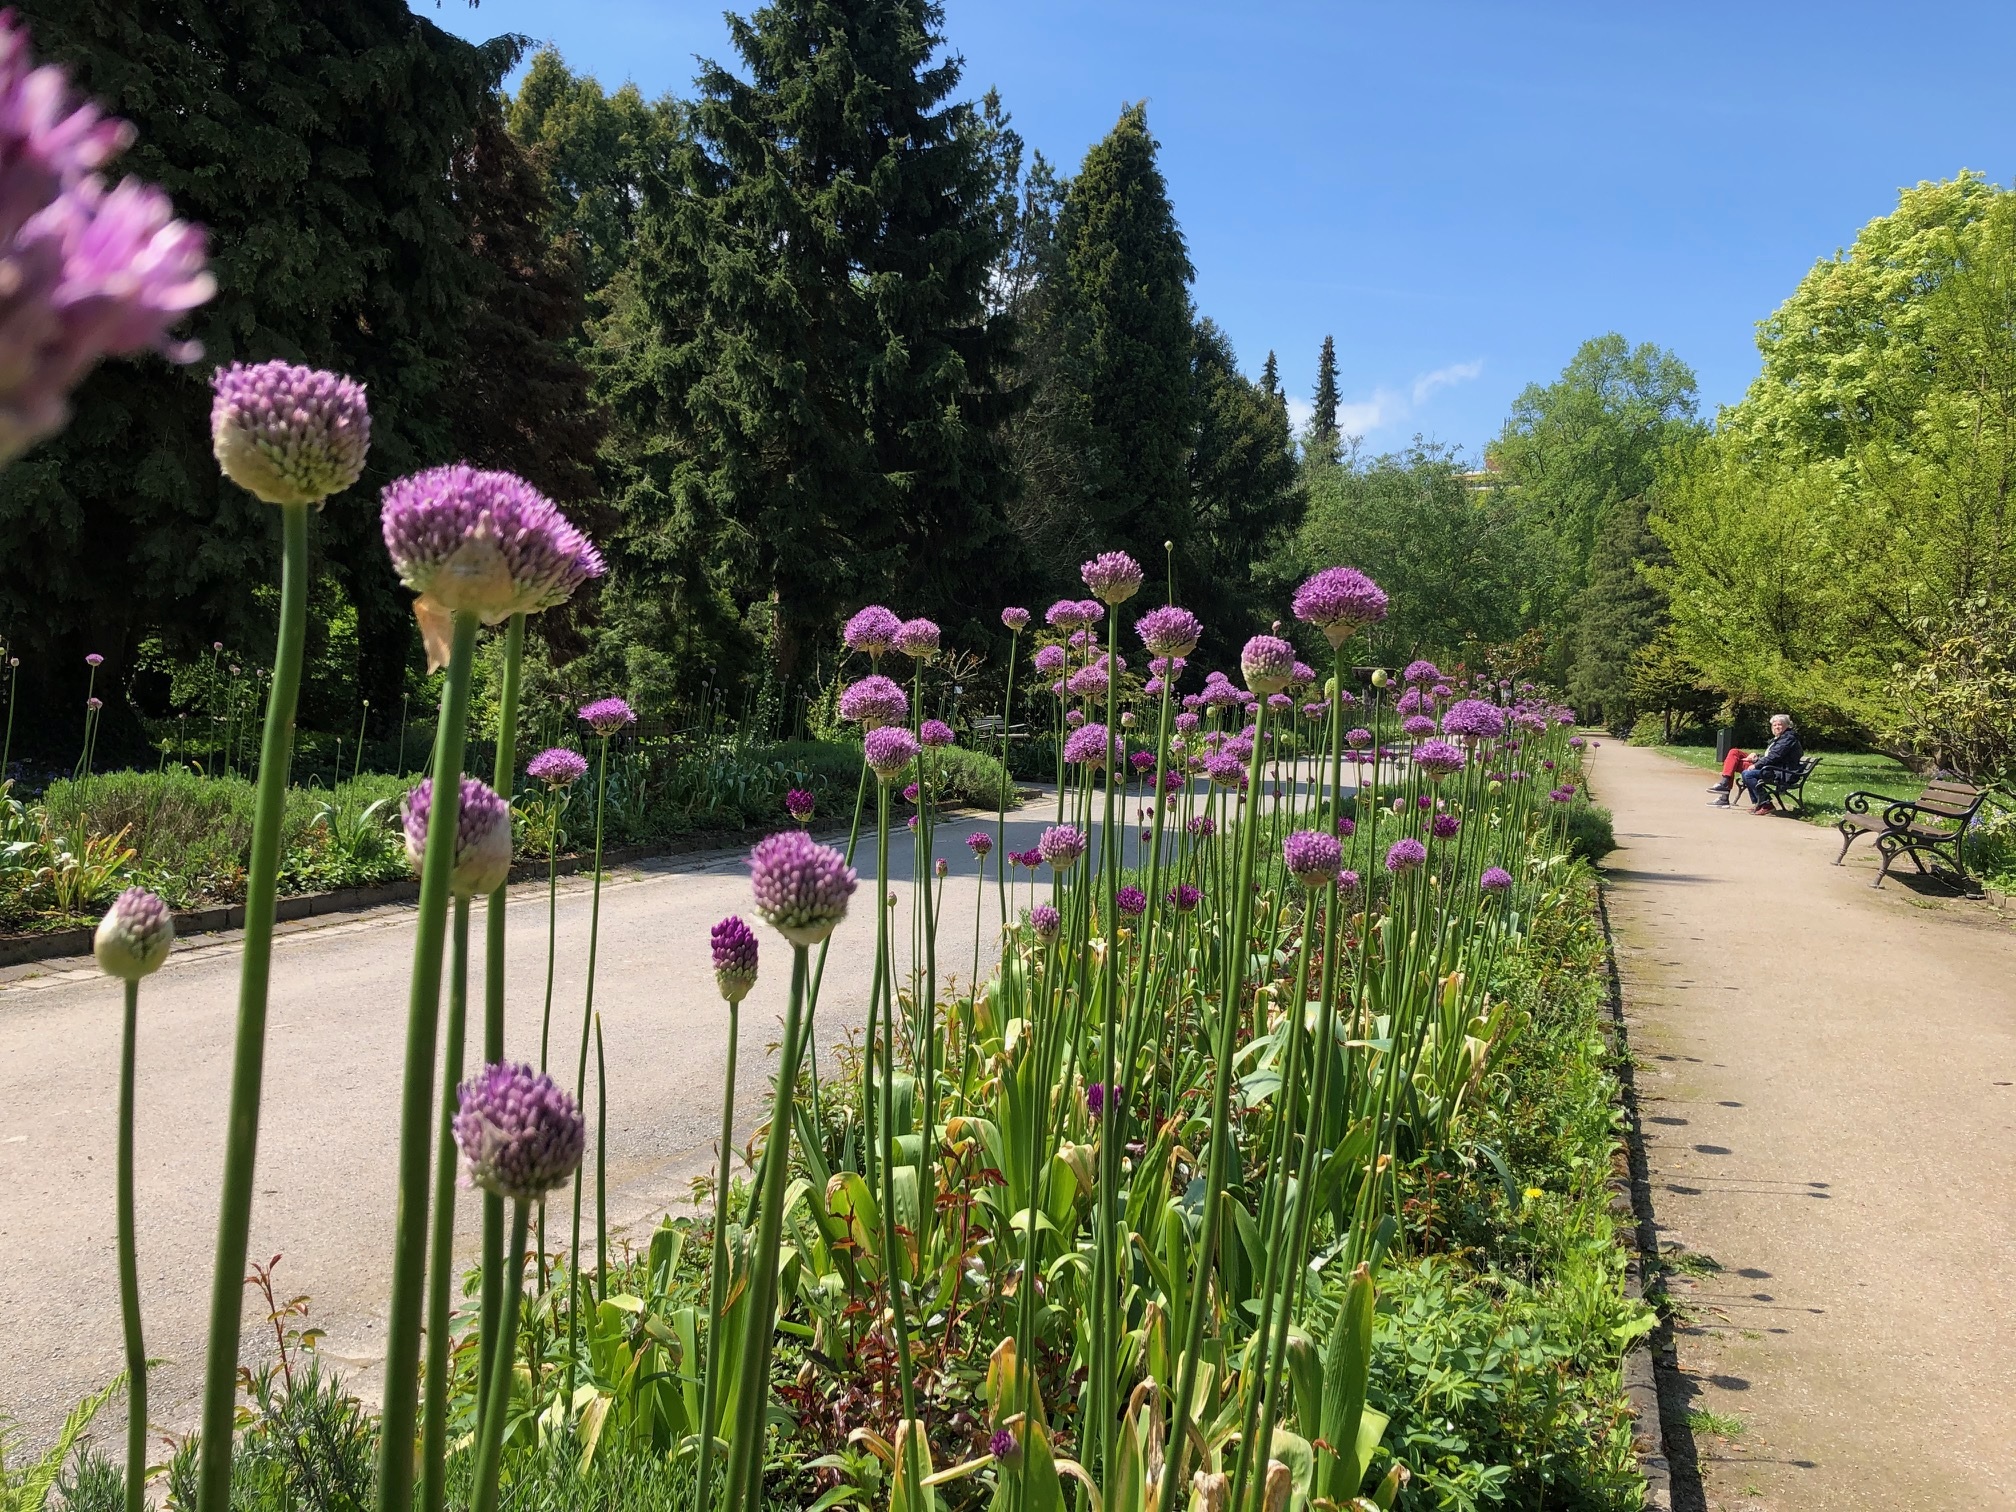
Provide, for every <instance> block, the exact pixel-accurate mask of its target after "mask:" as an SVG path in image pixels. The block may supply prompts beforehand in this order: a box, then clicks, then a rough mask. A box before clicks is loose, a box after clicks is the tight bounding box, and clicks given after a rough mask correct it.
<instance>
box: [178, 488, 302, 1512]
mask: <svg viewBox="0 0 2016 1512" xmlns="http://www.w3.org/2000/svg"><path fill="white" fill-rule="evenodd" d="M278 507H279V510H280V528H281V550H280V636H279V644H278V646H277V647H276V649H275V651H274V653H273V683H272V691H271V693H270V694H269V695H268V697H267V702H266V728H265V733H264V734H263V735H262V736H261V738H260V748H259V777H258V789H257V792H256V795H255V797H254V799H253V808H252V854H251V857H250V860H249V862H248V864H247V867H246V878H245V953H244V957H243V959H242V961H241V963H240V966H239V974H238V1029H237V1037H236V1043H235V1044H234V1045H233V1047H232V1052H231V1111H230V1114H229V1118H228V1122H227V1123H226V1125H225V1135H224V1183H223V1192H222V1195H221V1198H220V1200H219V1203H218V1216H217V1258H216V1261H215V1263H214V1264H213V1266H212V1269H211V1273H210V1332H209V1338H208V1340H207V1343H206V1346H205V1352H204V1362H203V1418H202V1427H201V1430H200V1431H201V1435H202V1437H201V1453H202V1468H201V1471H200V1474H199V1479H198V1482H197V1492H196V1507H197V1512H229V1509H230V1505H231V1436H232V1432H233V1427H234V1424H235V1422H236V1419H237V1415H238V1328H239V1321H240V1318H241V1316H242V1312H243V1308H244V1300H243V1299H244V1289H245V1287H244V1282H245V1246H246V1243H247V1241H248V1238H249V1235H250V1233H251V1226H252V1178H253V1168H254V1166H255V1165H256V1164H257V1161H258V1152H259V1097H260V1089H261V1087H262V1085H263V1083H264V1080H265V1066H266V988H267V981H268V978H269V976H270V974H271V971H272V965H273V913H274V906H275V900H276V897H277V895H278V888H279V880H280V832H281V828H282V826H283V824H284V823H285V821H286V810H287V765H288V761H289V759H290V757H291V756H292V754H293V750H294V704H295V700H296V698H297V697H298V695H299V693H300V691H301V651H302V645H303V643H304V642H305V641H306V639H307V634H308V506H307V505H305V504H282V505H280V506H278Z"/></svg>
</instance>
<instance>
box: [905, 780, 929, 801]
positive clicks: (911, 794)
mask: <svg viewBox="0 0 2016 1512" xmlns="http://www.w3.org/2000/svg"><path fill="white" fill-rule="evenodd" d="M923 791H924V790H923V789H922V788H920V787H919V786H917V784H916V783H914V782H913V783H911V784H910V785H909V786H908V787H906V788H904V789H903V801H904V802H905V803H915V802H916V801H917V795H918V794H919V793H921V792H923Z"/></svg>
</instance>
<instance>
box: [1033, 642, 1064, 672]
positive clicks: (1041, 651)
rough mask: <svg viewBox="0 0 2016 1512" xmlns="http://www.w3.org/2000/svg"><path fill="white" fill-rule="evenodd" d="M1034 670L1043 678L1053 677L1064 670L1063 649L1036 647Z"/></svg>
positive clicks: (1058, 647) (1059, 647)
mask: <svg viewBox="0 0 2016 1512" xmlns="http://www.w3.org/2000/svg"><path fill="white" fill-rule="evenodd" d="M1035 665H1036V670H1037V671H1038V672H1040V673H1042V674H1043V676H1045V677H1054V676H1056V675H1057V674H1058V673H1059V672H1062V671H1063V670H1064V648H1063V647H1062V646H1038V647H1037V648H1036V663H1035Z"/></svg>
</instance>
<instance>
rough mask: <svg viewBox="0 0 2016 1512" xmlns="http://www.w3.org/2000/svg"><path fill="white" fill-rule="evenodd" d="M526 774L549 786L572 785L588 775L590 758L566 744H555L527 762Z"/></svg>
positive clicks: (535, 780)
mask: <svg viewBox="0 0 2016 1512" xmlns="http://www.w3.org/2000/svg"><path fill="white" fill-rule="evenodd" d="M525 775H526V776H527V777H530V778H531V779H532V780H533V781H534V782H543V783H545V784H546V786H547V787H549V788H563V787H571V786H573V785H574V784H575V783H577V782H579V781H580V780H581V779H582V778H583V777H585V776H587V775H588V758H587V757H586V756H583V755H582V754H581V753H580V752H579V751H570V750H568V749H567V747H565V746H554V747H552V748H551V749H550V750H545V751H541V752H540V753H539V754H538V755H537V756H534V757H533V758H532V759H531V760H530V761H528V762H526V763H525Z"/></svg>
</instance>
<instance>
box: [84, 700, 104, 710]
mask: <svg viewBox="0 0 2016 1512" xmlns="http://www.w3.org/2000/svg"><path fill="white" fill-rule="evenodd" d="M84 707H85V708H87V709H89V710H90V711H91V712H92V713H93V714H96V713H97V712H98V711H99V710H100V709H102V708H104V707H105V700H104V699H102V698H87V699H85V700H84Z"/></svg>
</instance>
